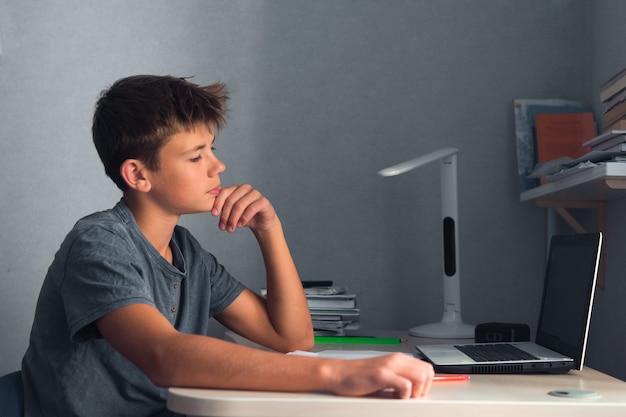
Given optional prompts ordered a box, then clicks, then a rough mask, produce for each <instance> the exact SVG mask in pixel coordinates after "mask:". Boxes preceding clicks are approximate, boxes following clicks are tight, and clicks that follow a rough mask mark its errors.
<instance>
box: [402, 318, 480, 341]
mask: <svg viewBox="0 0 626 417" xmlns="http://www.w3.org/2000/svg"><path fill="white" fill-rule="evenodd" d="M409 334H410V335H411V336H417V337H428V338H433V339H473V338H474V326H472V325H469V324H465V323H463V322H462V321H440V322H438V323H430V324H422V325H421V326H416V327H413V328H411V329H409Z"/></svg>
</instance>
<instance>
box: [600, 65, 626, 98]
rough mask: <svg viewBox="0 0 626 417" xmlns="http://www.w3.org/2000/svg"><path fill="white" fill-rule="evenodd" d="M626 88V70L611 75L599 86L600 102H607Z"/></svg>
mask: <svg viewBox="0 0 626 417" xmlns="http://www.w3.org/2000/svg"><path fill="white" fill-rule="evenodd" d="M625 88H626V68H624V69H622V70H621V71H619V72H618V73H617V74H615V75H613V76H612V77H611V78H609V79H608V80H606V81H605V82H604V83H603V84H602V85H601V86H600V101H602V102H605V101H608V100H609V99H610V98H611V97H613V96H615V95H616V94H618V93H619V92H620V91H622V90H623V89H625Z"/></svg>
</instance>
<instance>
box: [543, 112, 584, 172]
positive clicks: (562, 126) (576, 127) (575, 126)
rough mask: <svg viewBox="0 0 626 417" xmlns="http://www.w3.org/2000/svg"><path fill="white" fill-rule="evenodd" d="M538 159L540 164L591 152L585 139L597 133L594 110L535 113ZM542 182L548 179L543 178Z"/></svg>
mask: <svg viewBox="0 0 626 417" xmlns="http://www.w3.org/2000/svg"><path fill="white" fill-rule="evenodd" d="M535 125H536V139H537V160H538V162H539V163H541V162H548V161H552V160H554V159H557V158H563V157H569V158H572V159H576V158H580V157H581V156H583V155H585V154H586V153H588V152H590V151H591V148H590V147H588V146H583V145H582V144H583V143H584V142H587V141H588V140H589V139H592V138H594V137H595V136H596V124H595V121H594V117H593V113H591V112H587V113H555V114H545V113H544V114H537V115H535ZM539 182H540V184H545V183H546V180H544V179H541V180H540V181H539Z"/></svg>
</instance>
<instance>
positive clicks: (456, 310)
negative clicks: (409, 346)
mask: <svg viewBox="0 0 626 417" xmlns="http://www.w3.org/2000/svg"><path fill="white" fill-rule="evenodd" d="M457 152H458V149H456V148H442V149H439V150H436V151H434V152H431V153H429V154H427V155H423V156H420V157H418V158H415V159H412V160H410V161H406V162H403V163H401V164H398V165H394V166H392V167H389V168H385V169H383V170H381V171H379V172H378V174H380V175H382V176H384V177H390V176H395V175H400V174H404V173H405V172H408V171H411V170H413V169H415V168H419V167H421V166H424V165H426V164H429V163H431V162H435V161H441V218H442V220H443V318H442V319H441V321H440V322H438V323H430V324H424V325H421V326H417V327H413V328H411V329H409V334H411V335H413V336H418V337H431V338H442V339H457V338H458V339H464V338H473V337H474V326H471V325H468V324H465V323H463V319H462V318H461V280H460V279H461V274H460V271H459V242H458V221H457V219H458V202H457V194H458V193H457V172H456V171H457V169H456V153H457Z"/></svg>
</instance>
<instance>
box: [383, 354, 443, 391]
mask: <svg viewBox="0 0 626 417" xmlns="http://www.w3.org/2000/svg"><path fill="white" fill-rule="evenodd" d="M400 356H405V357H404V358H401V359H400V362H399V363H397V364H396V363H394V364H392V366H391V367H392V370H393V371H395V372H393V373H392V374H393V377H392V378H390V381H389V382H390V386H389V388H392V389H393V391H394V396H395V397H396V398H401V399H406V398H419V397H424V396H426V395H427V394H428V392H429V391H430V387H431V384H432V380H433V377H434V376H435V371H434V370H433V367H432V365H431V364H429V363H427V362H424V361H420V360H417V359H413V358H408V357H406V355H403V354H400ZM407 359H408V360H407Z"/></svg>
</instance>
